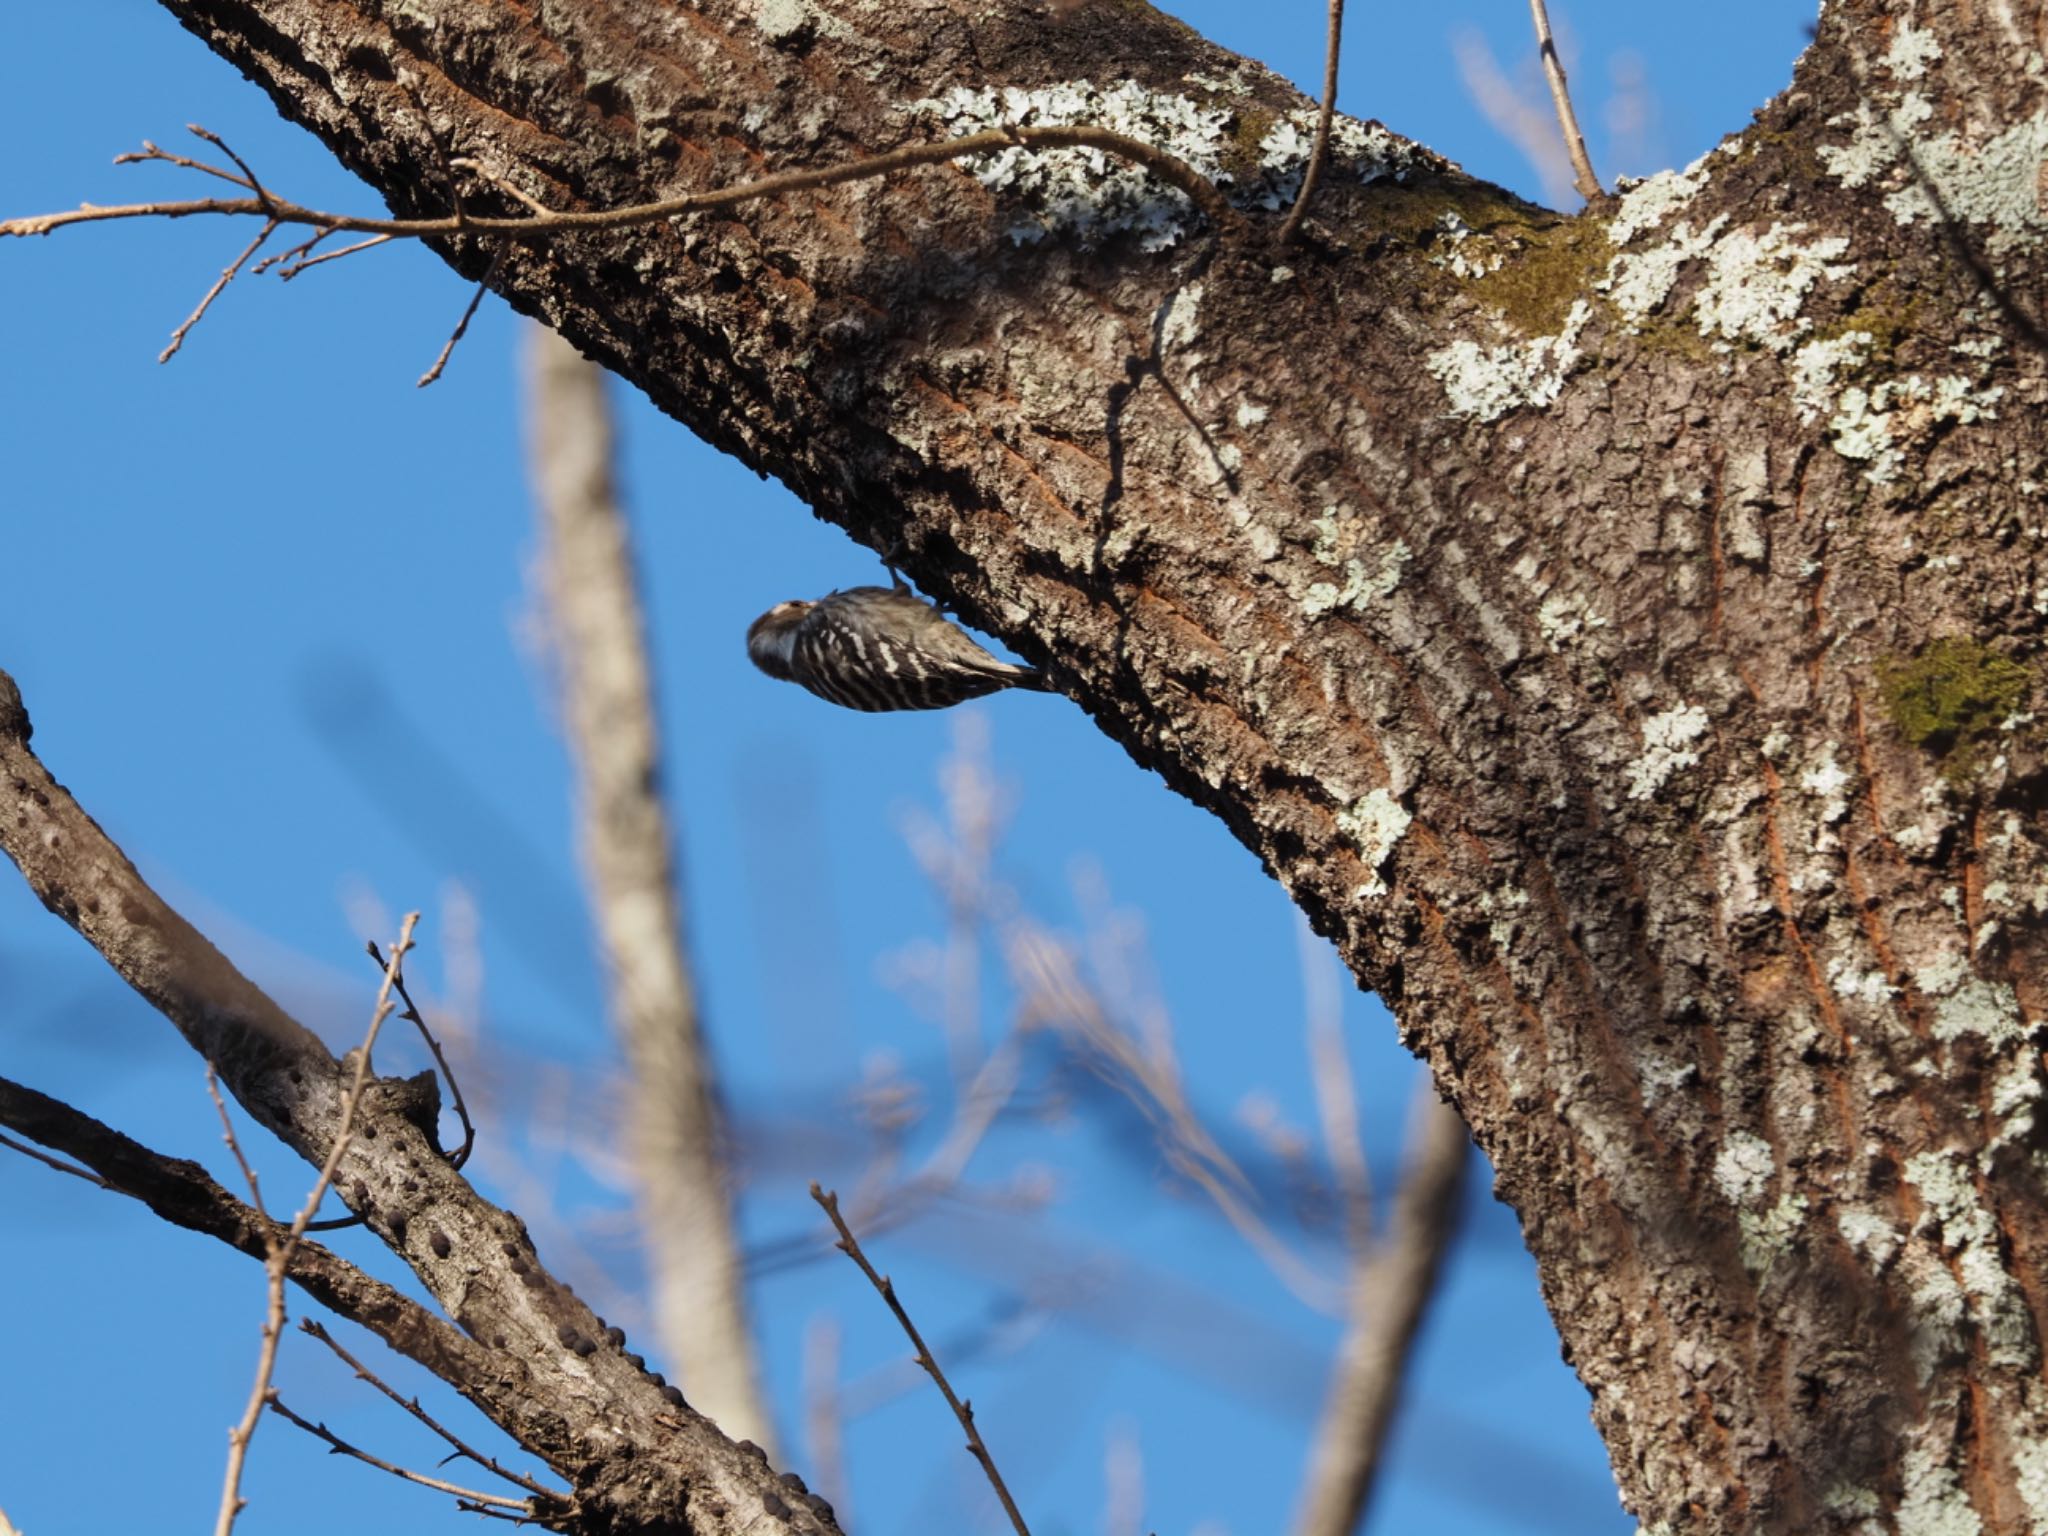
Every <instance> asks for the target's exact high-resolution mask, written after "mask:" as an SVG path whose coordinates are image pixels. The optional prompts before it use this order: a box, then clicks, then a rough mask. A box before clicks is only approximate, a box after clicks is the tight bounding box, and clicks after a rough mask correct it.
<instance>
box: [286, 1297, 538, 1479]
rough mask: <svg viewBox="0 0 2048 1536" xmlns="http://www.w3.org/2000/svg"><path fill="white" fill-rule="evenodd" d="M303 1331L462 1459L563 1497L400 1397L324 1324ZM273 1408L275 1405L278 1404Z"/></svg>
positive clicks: (304, 1323)
mask: <svg viewBox="0 0 2048 1536" xmlns="http://www.w3.org/2000/svg"><path fill="white" fill-rule="evenodd" d="M299 1332H301V1333H303V1334H306V1335H308V1336H309V1337H311V1338H315V1339H318V1340H319V1341H320V1342H321V1343H322V1344H325V1345H326V1346H327V1347H328V1348H329V1349H331V1350H333V1351H334V1353H335V1354H337V1355H338V1356H340V1357H341V1361H342V1363H343V1364H344V1365H346V1366H347V1367H348V1368H349V1369H350V1370H352V1371H354V1372H355V1373H356V1380H358V1381H366V1382H368V1383H369V1384H370V1385H371V1386H373V1387H375V1388H376V1389H377V1390H378V1391H379V1392H382V1393H383V1394H384V1395H385V1396H386V1397H388V1398H390V1399H391V1401H392V1402H394V1403H396V1404H398V1406H399V1407H401V1408H403V1409H404V1410H405V1411H406V1412H407V1413H409V1414H411V1415H412V1416H413V1417H414V1418H416V1419H418V1420H419V1421H420V1422H421V1423H422V1424H424V1425H426V1426H427V1428H429V1429H431V1430H432V1431H433V1432H434V1433H435V1434H437V1435H439V1436H440V1437H441V1438H442V1439H443V1440H446V1441H447V1442H448V1443H449V1444H450V1445H452V1446H453V1447H454V1448H455V1455H456V1456H461V1457H464V1458H466V1459H467V1460H470V1461H473V1462H475V1463H476V1464H477V1465H478V1466H480V1467H482V1468H483V1469H484V1470H485V1471H486V1472H490V1473H493V1474H495V1475H496V1476H498V1477H502V1478H503V1479H505V1481H506V1482H508V1483H514V1484H517V1485H518V1486H519V1487H521V1488H524V1489H525V1490H526V1491H527V1492H528V1493H534V1494H539V1495H540V1496H541V1497H542V1498H546V1499H559V1498H561V1497H563V1495H562V1494H560V1493H558V1492H557V1491H556V1490H554V1489H552V1488H550V1487H548V1486H547V1485H546V1484H545V1483H538V1482H535V1481H534V1480H533V1479H532V1478H530V1477H526V1476H524V1475H522V1474H521V1473H518V1472H508V1471H506V1470H505V1469H504V1468H503V1467H501V1466H499V1465H498V1463H497V1462H496V1461H495V1460H493V1459H492V1458H491V1457H489V1456H486V1455H484V1453H483V1452H481V1451H479V1450H477V1449H476V1447H474V1446H472V1445H470V1444H468V1443H467V1442H466V1441H464V1440H462V1439H461V1438H460V1437H459V1436H457V1435H456V1434H455V1432H454V1431H453V1430H451V1429H449V1428H448V1427H447V1426H446V1425H445V1424H443V1423H442V1422H441V1421H440V1420H439V1419H437V1418H435V1417H434V1416H433V1415H432V1414H431V1413H428V1412H427V1410H426V1409H424V1408H422V1407H421V1406H420V1400H419V1399H418V1398H416V1397H400V1396H399V1395H398V1392H397V1389H396V1388H394V1387H392V1386H391V1384H390V1383H388V1382H386V1381H385V1380H384V1379H383V1378H382V1377H380V1376H379V1375H378V1374H377V1373H376V1372H375V1371H373V1370H371V1369H370V1368H369V1367H368V1366H367V1365H364V1364H363V1362H362V1361H360V1360H358V1359H357V1358H356V1357H355V1356H354V1355H352V1354H350V1353H349V1352H348V1351H347V1350H345V1349H343V1348H342V1347H341V1341H340V1340H339V1339H337V1338H335V1336H334V1335H333V1334H331V1333H329V1332H328V1331H327V1330H326V1329H325V1328H323V1327H321V1326H320V1324H318V1323H317V1322H315V1321H314V1320H313V1319H312V1318H310V1317H302V1318H300V1319H299ZM273 1406H275V1403H274V1402H273ZM448 1459H449V1460H452V1459H453V1457H450V1458H448Z"/></svg>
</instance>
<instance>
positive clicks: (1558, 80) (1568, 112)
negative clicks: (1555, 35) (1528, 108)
mask: <svg viewBox="0 0 2048 1536" xmlns="http://www.w3.org/2000/svg"><path fill="white" fill-rule="evenodd" d="M1529 15H1530V18H1531V19H1532V20H1533V21H1534V22H1535V23H1536V50H1537V52H1539V53H1540V54H1542V55H1543V75H1544V78H1545V79H1547V80H1548V81H1549V82H1550V100H1551V102H1552V104H1553V105H1554V106H1556V108H1557V126H1558V128H1559V130H1560V131H1561V132H1562V133H1563V134H1564V147H1565V150H1566V152H1567V153H1569V154H1570V155H1571V157H1572V184H1573V185H1574V186H1576V187H1577V188H1578V189H1579V196H1581V197H1583V198H1586V199H1587V200H1588V201H1590V200H1592V199H1593V198H1596V197H1599V196H1601V195H1602V194H1603V192H1604V191H1605V189H1604V188H1603V187H1602V186H1601V185H1600V178H1599V177H1598V176H1595V175H1594V174H1593V158H1592V156H1590V155H1588V154H1587V153H1586V136H1585V135H1584V134H1583V133H1581V132H1579V119H1578V114H1577V113H1575V112H1573V111H1572V94H1571V91H1570V89H1569V88H1568V87H1567V86H1566V85H1565V79H1564V63H1563V61H1562V60H1560V59H1559V58H1558V56H1557V43H1556V42H1555V41H1554V40H1553V39H1552V38H1551V35H1550V11H1549V8H1548V7H1547V6H1546V5H1545V4H1544V0H1529Z"/></svg>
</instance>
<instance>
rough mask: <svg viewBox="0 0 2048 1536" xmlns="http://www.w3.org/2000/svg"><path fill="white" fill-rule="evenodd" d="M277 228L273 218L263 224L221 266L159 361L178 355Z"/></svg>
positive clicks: (161, 354) (157, 358) (173, 334)
mask: <svg viewBox="0 0 2048 1536" xmlns="http://www.w3.org/2000/svg"><path fill="white" fill-rule="evenodd" d="M276 228H277V220H275V219H271V220H270V221H269V222H267V223H266V224H265V225H264V226H263V230H262V233H260V234H259V235H257V236H256V238H255V239H254V240H251V241H250V242H249V243H248V244H247V245H246V246H244V247H243V248H242V254H241V255H239V256H237V257H236V258H235V259H234V260H233V261H231V262H229V263H228V264H227V265H226V266H225V267H223V268H221V273H220V276H219V277H217V278H215V279H214V280H213V286H212V287H211V288H209V289H207V290H206V296H205V297H204V298H202V299H201V300H200V301H199V303H198V306H197V307H196V308H194V309H193V311H192V313H191V314H189V315H187V316H186V317H185V322H184V324H182V325H180V326H179V327H178V328H177V329H176V330H175V331H173V332H171V340H170V343H169V345H167V346H166V347H165V348H164V349H163V351H161V352H159V353H157V355H156V360H157V361H158V362H160V363H168V362H169V361H170V360H171V359H172V358H174V357H176V356H177V355H178V349H179V348H180V347H182V346H184V345H185V338H186V337H187V336H189V335H190V334H191V333H192V327H193V326H195V325H197V324H198V323H199V322H200V321H201V320H203V319H205V318H206V312H207V310H209V309H211V308H212V307H213V301H214V300H215V299H217V298H219V297H220V296H221V291H222V290H223V289H225V288H226V287H227V285H228V284H229V283H231V282H233V281H234V280H235V274H236V273H237V272H239V271H241V270H242V263H243V262H245V261H247V260H248V259H249V258H250V257H251V256H254V255H255V254H256V252H257V251H258V250H260V249H261V248H262V245H263V242H264V241H266V240H268V239H269V238H270V236H271V233H272V232H273V231H274V230H276Z"/></svg>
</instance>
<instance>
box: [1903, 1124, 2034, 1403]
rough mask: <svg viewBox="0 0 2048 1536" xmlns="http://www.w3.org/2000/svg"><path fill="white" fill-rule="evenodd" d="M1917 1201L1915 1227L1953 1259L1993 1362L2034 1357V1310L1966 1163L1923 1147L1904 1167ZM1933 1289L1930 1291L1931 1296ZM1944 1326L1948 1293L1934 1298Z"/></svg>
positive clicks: (1949, 1316)
mask: <svg viewBox="0 0 2048 1536" xmlns="http://www.w3.org/2000/svg"><path fill="white" fill-rule="evenodd" d="M1903 1172H1904V1173H1905V1176H1906V1180H1907V1182H1908V1183H1910V1184H1912V1185H1913V1186H1914V1188H1915V1189H1916V1190H1918V1191H1919V1194H1920V1198H1921V1201H1922V1210H1921V1215H1920V1221H1919V1224H1918V1226H1917V1228H1916V1231H1918V1232H1920V1233H1922V1234H1925V1235H1929V1236H1934V1237H1937V1238H1938V1239H1939V1241H1940V1243H1941V1245H1942V1248H1943V1250H1944V1251H1945V1252H1947V1253H1949V1254H1950V1255H1952V1256H1953V1257H1954V1259H1955V1268H1956V1276H1957V1279H1958V1280H1959V1282H1960V1285H1961V1288H1962V1291H1963V1293H1964V1298H1965V1306H1966V1309H1967V1312H1968V1315H1969V1317H1970V1319H1971V1320H1972V1321H1973V1322H1974V1323H1975V1324H1976V1326H1977V1330H1978V1332H1979V1334H1980V1335H1981V1336H1982V1338H1983V1340H1984V1346H1985V1352H1986V1354H1987V1355H1988V1356H1989V1358H1990V1359H1991V1360H1992V1361H1993V1362H1994V1363H1996V1364H1999V1365H2005V1366H2013V1367H2017V1368H2029V1367H2031V1366H2032V1365H2033V1364H2034V1363H2035V1361H2036V1360H2037V1359H2038V1358H2039V1349H2038V1347H2037V1344H2036V1341H2035V1338H2034V1327H2033V1315H2032V1313H2031V1312H2030V1311H2029V1310H2028V1308H2027V1304H2026V1297H2025V1295H2024V1294H2023V1293H2022V1292H2021V1290H2020V1288H2019V1283H2018V1281H2016V1280H2015V1279H2014V1278H2013V1275H2012V1271H2011V1270H2010V1269H2009V1268H2008V1267H2007V1265H2006V1262H2005V1259H2004V1256H2003V1254H2002V1252H2001V1250H2000V1246H1999V1245H2000V1238H1999V1231H1998V1224H1997V1222H1996V1220H1994V1218H1993V1217H1992V1215H1991V1212H1990V1211H1989V1210H1988V1209H1986V1207H1985V1205H1984V1202H1983V1200H1982V1199H1981V1198H1980V1197H1979V1196H1978V1193H1977V1184H1976V1181H1975V1179H1974V1178H1973V1177H1972V1176H1971V1173H1970V1171H1969V1165H1968V1164H1966V1163H1964V1162H1962V1161H1960V1160H1959V1159H1957V1158H1955V1157H1952V1156H1951V1155H1949V1154H1948V1153H1945V1152H1922V1153H1920V1154H1918V1155H1917V1156H1914V1157H1911V1158H1909V1159H1907V1161H1906V1164H1905V1168H1904V1170H1903ZM1931 1295H1932V1292H1931V1291H1930V1296H1931ZM1935 1316H1936V1318H1937V1319H1938V1321H1939V1323H1940V1325H1941V1327H1942V1328H1943V1330H1944V1332H1947V1331H1950V1330H1951V1329H1952V1325H1953V1324H1954V1322H1955V1321H1956V1319H1955V1317H1954V1313H1953V1306H1952V1304H1951V1299H1950V1298H1949V1297H1948V1296H1947V1295H1946V1294H1944V1295H1942V1296H1940V1297H1939V1298H1938V1299H1937V1306H1936V1308H1935Z"/></svg>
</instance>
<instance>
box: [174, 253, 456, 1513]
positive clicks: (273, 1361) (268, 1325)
mask: <svg viewBox="0 0 2048 1536" xmlns="http://www.w3.org/2000/svg"><path fill="white" fill-rule="evenodd" d="M270 227H275V221H274V220H273V221H272V225H271V226H270ZM265 232H266V233H268V228H266V231H265ZM419 919H420V915H419V913H417V912H409V913H407V914H406V918H405V922H404V924H403V925H402V926H401V927H400V929H399V933H398V942H397V943H396V944H394V945H393V946H392V949H391V962H390V964H389V965H387V966H386V967H385V969H384V984H383V985H382V986H381V987H379V988H378V989H377V1003H376V1006H375V1008H373V1009H372V1010H371V1013H370V1027H369V1029H368V1030H366V1031H365V1032H364V1034H363V1043H362V1045H361V1046H360V1047H358V1048H357V1051H356V1067H355V1077H354V1079H353V1080H352V1081H351V1082H350V1084H349V1086H348V1089H347V1091H346V1092H344V1093H343V1095H342V1099H341V1117H340V1118H341V1123H340V1125H339V1126H338V1127H337V1129H336V1130H335V1133H334V1140H333V1143H332V1144H331V1145H330V1146H329V1147H328V1150H327V1160H326V1161H325V1162H324V1163H322V1164H321V1166H320V1176H319V1177H318V1178H317V1179H315V1180H314V1181H313V1188H312V1190H311V1191H310V1192H309V1193H308V1194H307V1196H306V1203H305V1204H304V1205H303V1206H301V1207H300V1209H299V1213H298V1215H297V1216H295V1217H293V1218H292V1224H291V1228H290V1230H289V1231H287V1232H286V1233H285V1235H284V1237H283V1238H282V1239H278V1238H275V1237H273V1238H271V1239H270V1244H269V1246H270V1253H269V1256H268V1257H267V1258H266V1259H265V1260H264V1263H263V1269H264V1275H265V1279H266V1282H267V1284H266V1300H265V1307H264V1316H263V1344H262V1347H261V1348H260V1349H259V1350H258V1351H257V1356H256V1379H255V1381H254V1382H253V1383H252V1384H251V1386H250V1389H249V1401H248V1403H247V1405H246V1406H245V1407H244V1408H243V1410H242V1418H241V1421H240V1422H239V1423H238V1424H236V1425H235V1427H234V1428H232V1429H230V1430H229V1431H228V1461H227V1470H226V1472H225V1473H224V1475H223V1477H222V1480H221V1491H220V1510H219V1512H218V1513H217V1514H216V1515H215V1516H214V1525H213V1530H214V1536H230V1533H231V1532H232V1531H233V1530H234V1528H235V1517H236V1516H237V1515H239V1514H241V1512H242V1510H243V1508H244V1506H245V1505H246V1504H247V1502H248V1501H247V1500H245V1499H244V1498H243V1497H242V1469H243V1467H244V1466H245V1465H246V1464H247V1462H248V1459H249V1442H250V1441H251V1440H253V1439H254V1438H255V1436H256V1425H257V1422H258V1420H260V1419H261V1418H262V1416H263V1405H264V1403H265V1402H267V1401H268V1400H269V1399H270V1397H271V1390H270V1381H271V1377H272V1376H273V1375H274V1374H275V1372H276V1370H277V1348H278V1343H279V1341H280V1340H281V1339H282V1337H283V1335H284V1321H285V1305H284V1283H285V1277H286V1275H287V1273H288V1272H289V1270H290V1268H291V1261H292V1252H293V1250H294V1249H296V1248H297V1247H298V1245H299V1240H300V1239H301V1238H303V1237H304V1236H305V1235H306V1228H307V1226H308V1225H309V1224H310V1223H311V1222H312V1220H313V1215H314V1213H315V1212H316V1211H318V1210H319V1209H320V1202H321V1201H322V1200H324V1199H326V1198H327V1190H328V1186H329V1185H331V1184H332V1183H333V1182H334V1170H335V1169H336V1168H338V1167H339V1166H340V1165H341V1159H342V1155H343V1154H344V1153H345V1152H347V1150H348V1144H349V1141H350V1139H351V1138H352V1137H353V1136H354V1134H355V1120H356V1110H357V1108H358V1106H360V1105H361V1103H362V1101H363V1089H364V1087H365V1086H366V1085H367V1084H368V1082H369V1079H370V1054H371V1052H372V1051H373V1050H374V1049H375V1048H376V1044H377V1035H378V1032H379V1031H380V1030H382V1029H383V1027H384V1020H385V1019H386V1018H388V1017H389V1016H390V1014H391V988H392V986H393V984H394V983H395V982H396V981H397V979H398V970H399V967H400V966H401V965H402V964H403V963H404V961H405V955H406V951H407V950H409V949H411V948H412V931H413V927H414V925H415V924H417V923H418V922H419ZM206 1083H207V1088H208V1089H209V1091H211V1092H212V1094H213V1102H214V1103H215V1105H216V1106H218V1107H219V1109H220V1117H221V1123H222V1125H223V1126H225V1127H226V1131H227V1138H228V1146H229V1147H230V1148H231V1149H232V1150H233V1152H234V1154H235V1161H236V1162H237V1163H238V1164H240V1165H241V1169H242V1175H243V1177H244V1178H246V1179H247V1180H248V1181H249V1193H250V1196H251V1199H252V1203H253V1204H254V1205H255V1207H256V1212H257V1214H258V1216H260V1217H262V1218H263V1220H264V1221H265V1222H266V1223H267V1222H268V1221H269V1217H268V1215H267V1214H266V1213H265V1212H264V1210H263V1201H262V1198H261V1196H260V1195H258V1193H257V1183H256V1172H255V1170H254V1169H253V1168H251V1167H250V1166H249V1162H248V1159H247V1158H245V1157H244V1156H243V1155H242V1148H241V1143H240V1142H239V1141H237V1140H236V1138H235V1131H234V1125H233V1123H232V1122H231V1121H230V1120H229V1118H228V1111H227V1105H226V1104H225V1103H224V1102H223V1101H222V1100H221V1097H220V1088H219V1085H218V1083H217V1082H216V1080H215V1077H214V1071H213V1064H212V1063H211V1062H209V1063H207V1068H206Z"/></svg>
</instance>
